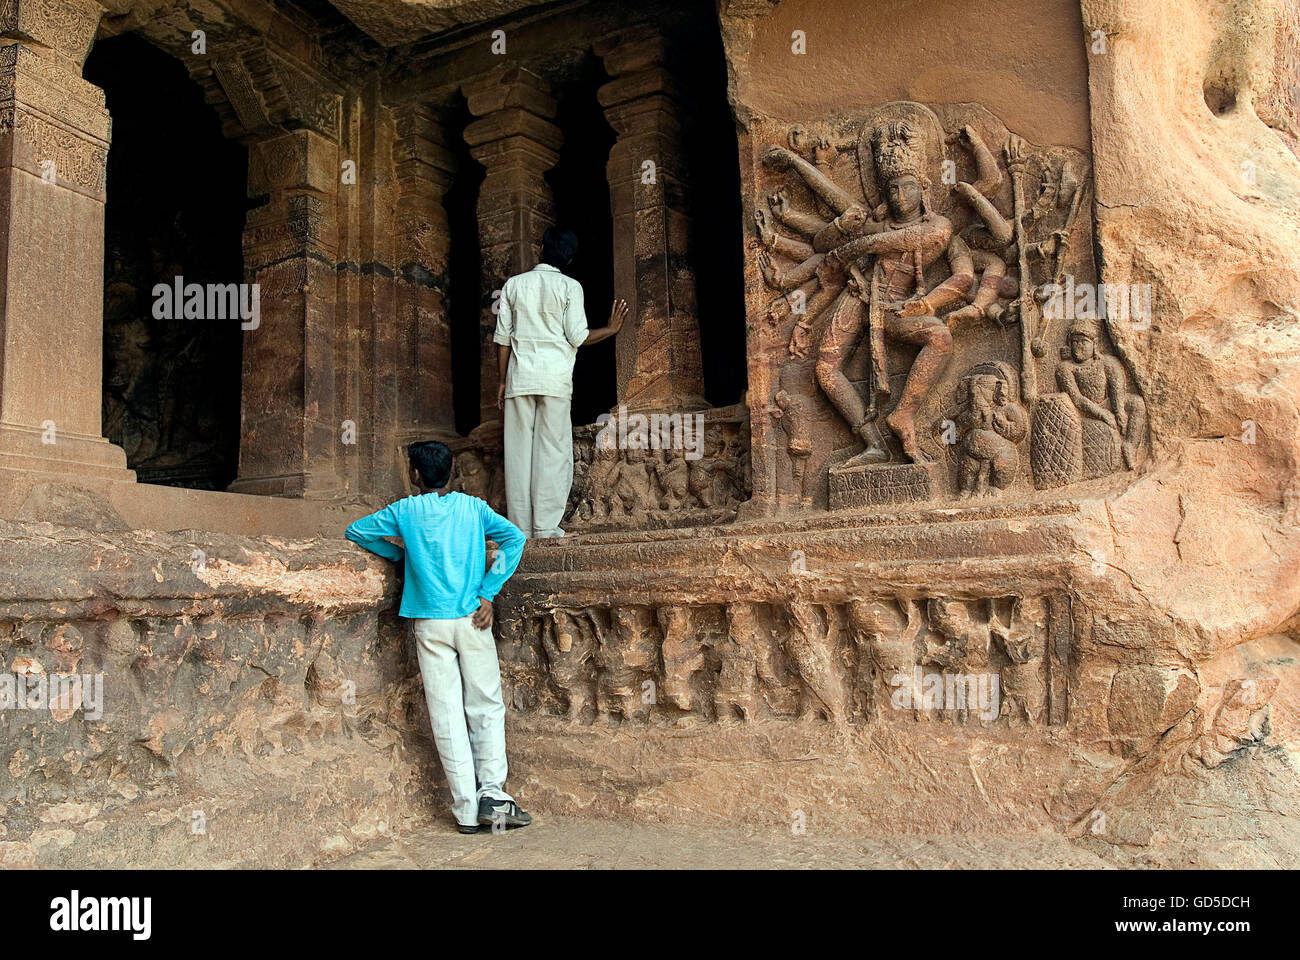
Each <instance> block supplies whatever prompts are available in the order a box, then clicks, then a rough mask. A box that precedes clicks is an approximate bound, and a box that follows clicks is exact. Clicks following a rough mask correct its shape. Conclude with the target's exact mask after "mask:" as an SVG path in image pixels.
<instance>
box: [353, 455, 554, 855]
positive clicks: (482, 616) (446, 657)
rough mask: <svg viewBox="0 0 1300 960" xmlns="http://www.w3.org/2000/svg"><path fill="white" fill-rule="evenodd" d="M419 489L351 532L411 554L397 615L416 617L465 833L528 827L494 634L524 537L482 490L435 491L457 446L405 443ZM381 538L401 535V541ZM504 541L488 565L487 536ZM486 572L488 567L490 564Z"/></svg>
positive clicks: (404, 557)
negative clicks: (514, 775)
mask: <svg viewBox="0 0 1300 960" xmlns="http://www.w3.org/2000/svg"><path fill="white" fill-rule="evenodd" d="M407 455H408V457H409V458H410V461H411V482H412V483H413V484H414V485H415V486H416V488H417V489H418V490H420V491H421V492H420V493H419V494H418V495H416V496H413V497H406V498H405V499H403V500H398V501H397V502H396V503H393V504H390V505H389V506H387V507H385V508H384V509H383V510H380V511H379V512H378V513H372V514H371V515H370V516H368V517H362V518H361V519H360V520H357V521H356V522H355V523H353V524H351V525H350V526H349V527H348V529H347V538H348V539H349V540H351V541H353V542H354V543H358V544H360V545H361V546H363V547H365V548H366V549H367V550H369V551H370V552H371V553H375V554H378V555H379V556H381V557H384V558H386V559H388V560H393V561H396V562H399V563H401V562H403V561H405V566H406V584H405V587H404V588H403V589H402V606H401V609H400V611H399V612H400V614H401V616H403V617H407V618H409V619H410V620H411V621H412V624H411V627H412V632H414V634H415V639H416V652H417V653H418V655H419V659H420V675H421V677H422V678H423V679H424V696H425V701H426V702H427V703H428V705H429V720H430V721H431V723H432V725H433V739H434V742H435V743H436V744H437V746H438V757H439V759H441V761H442V769H443V772H445V773H446V774H447V783H448V784H449V785H450V786H451V799H452V806H453V810H454V812H455V814H456V823H457V824H458V825H459V827H460V832H461V833H477V832H478V831H479V827H480V826H482V825H485V824H486V825H491V824H496V823H500V824H504V825H505V826H506V827H524V826H527V825H528V824H529V823H531V822H532V818H531V817H530V816H529V815H528V814H526V813H524V811H523V810H521V809H520V808H519V805H518V804H517V803H515V801H514V798H513V797H512V796H510V794H508V793H506V791H505V781H506V707H505V703H504V701H503V700H502V699H501V668H500V665H499V664H498V662H497V648H496V641H495V640H494V639H493V637H492V600H493V598H494V597H495V596H496V595H497V591H499V590H500V589H501V587H502V586H503V585H504V584H505V582H506V581H507V580H508V579H510V575H511V574H513V573H514V572H515V567H517V566H518V565H519V556H520V554H522V553H523V550H524V535H523V534H522V533H521V532H520V531H519V528H518V527H516V526H515V525H514V524H513V523H511V522H510V521H509V520H507V519H506V518H505V517H503V516H501V515H500V514H498V513H496V512H495V511H494V510H493V509H492V508H491V507H489V506H488V505H487V503H486V502H484V501H483V500H480V499H479V498H478V497H470V496H467V495H465V494H463V493H438V492H437V491H439V490H441V489H442V488H443V487H445V486H446V485H447V480H448V479H449V478H450V476H451V451H450V450H449V449H447V447H446V446H445V445H444V444H441V443H438V442H436V441H432V440H430V441H424V442H422V443H413V444H411V446H410V447H409V448H408V450H407ZM384 537H401V538H402V542H403V543H404V545H405V546H404V547H399V546H397V545H396V544H394V543H391V542H390V541H388V540H385V539H384ZM487 538H491V539H492V540H494V541H496V543H497V544H498V547H499V549H498V551H497V555H496V559H495V560H494V561H493V562H492V567H491V569H487V548H486V545H485V539H487ZM485 569H487V572H486V573H484V570H485Z"/></svg>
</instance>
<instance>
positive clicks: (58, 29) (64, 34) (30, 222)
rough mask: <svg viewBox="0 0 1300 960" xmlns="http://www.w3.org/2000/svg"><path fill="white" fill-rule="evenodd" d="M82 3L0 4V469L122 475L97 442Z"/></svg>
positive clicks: (92, 197)
mask: <svg viewBox="0 0 1300 960" xmlns="http://www.w3.org/2000/svg"><path fill="white" fill-rule="evenodd" d="M101 13H102V10H101V8H100V7H99V5H98V4H97V3H95V2H93V0H20V2H10V3H6V4H4V6H3V8H2V9H0V36H3V37H17V38H20V39H18V40H0V469H4V470H28V471H43V472H51V473H58V474H61V475H63V476H65V477H69V478H75V477H76V476H87V475H89V476H97V477H108V478H112V479H121V480H133V479H134V477H135V475H134V473H133V472H131V471H129V470H127V469H126V454H125V453H124V452H123V451H122V449H121V448H120V447H117V446H115V445H113V444H110V443H109V442H108V441H107V440H105V439H104V437H103V435H102V420H103V418H102V409H103V395H102V382H101V381H102V376H103V345H104V331H103V309H104V269H103V264H104V176H105V164H106V162H107V159H108V141H109V117H108V111H107V110H106V109H105V108H104V94H103V91H101V90H100V89H99V88H97V87H95V86H93V85H92V84H90V83H87V82H86V81H85V80H83V79H82V77H81V67H82V64H83V63H84V61H85V57H86V54H87V52H88V51H89V49H90V44H91V42H92V40H93V38H94V35H95V30H96V28H97V27H98V24H99V17H100V14H101Z"/></svg>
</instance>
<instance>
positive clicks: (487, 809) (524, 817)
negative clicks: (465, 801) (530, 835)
mask: <svg viewBox="0 0 1300 960" xmlns="http://www.w3.org/2000/svg"><path fill="white" fill-rule="evenodd" d="M478 822H479V823H481V824H483V825H484V826H488V827H491V826H495V825H496V824H498V823H504V824H505V826H506V829H507V830H510V829H513V828H515V827H526V826H528V825H529V824H530V823H532V822H533V818H532V817H530V816H529V815H528V814H526V813H524V811H523V810H521V809H519V804H517V803H515V802H514V801H513V800H494V799H493V798H492V797H483V798H482V799H481V800H479V802H478Z"/></svg>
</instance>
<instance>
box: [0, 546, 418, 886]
mask: <svg viewBox="0 0 1300 960" xmlns="http://www.w3.org/2000/svg"><path fill="white" fill-rule="evenodd" d="M0 537H2V538H3V546H0V583H2V584H3V585H4V589H3V600H2V601H0V678H3V680H2V681H0V682H2V683H3V684H4V686H3V687H2V688H0V703H3V705H4V709H2V710H0V754H3V763H2V764H0V825H2V826H0V862H3V863H4V864H6V865H9V866H109V865H111V866H124V865H144V864H154V865H167V866H177V865H183V864H209V865H212V864H225V865H250V866H251V865H257V866H275V865H281V866H289V865H297V864H301V863H303V862H307V861H310V860H312V859H315V858H318V857H322V856H330V855H333V854H336V853H342V852H346V851H348V850H350V849H352V848H353V846H354V845H356V844H358V843H361V842H364V841H365V840H367V839H370V838H372V837H373V836H374V835H376V834H377V833H381V832H383V831H385V830H386V829H387V828H388V825H390V824H393V823H394V822H396V821H397V820H399V819H400V818H402V817H404V816H408V815H410V814H412V813H413V812H416V811H425V810H428V809H430V808H431V806H432V805H434V804H435V803H436V797H437V796H438V791H439V790H440V788H441V787H442V783H441V775H440V771H439V769H438V767H437V761H436V759H434V755H433V753H432V745H431V743H430V741H429V739H428V733H427V731H428V719H427V715H426V712H425V708H424V705H423V698H422V694H421V689H420V683H419V679H418V670H417V669H416V668H415V667H414V664H413V662H412V657H411V656H409V653H410V651H409V649H408V647H407V645H406V642H405V638H406V634H405V630H404V624H403V622H401V621H399V620H398V619H397V618H396V617H395V616H394V610H393V597H394V596H395V592H394V591H395V587H396V584H395V582H394V577H393V572H392V570H391V566H390V565H386V564H383V563H382V562H381V561H379V560H378V559H376V558H373V557H369V556H368V555H366V554H364V553H363V552H361V551H359V550H358V549H357V548H355V547H352V546H351V545H350V544H349V545H345V544H341V543H322V542H319V541H299V542H293V541H267V540H260V541H254V540H248V539H242V538H235V537H223V536H220V535H213V534H206V533H200V532H193V533H191V534H157V533H149V532H103V533H95V532H91V531H89V530H76V529H74V528H70V527H63V526H55V525H52V524H10V523H5V524H3V528H2V529H0ZM60 675H64V676H67V677H69V678H77V679H70V680H69V681H68V682H69V683H71V687H70V688H69V689H68V690H67V691H66V692H64V694H63V696H62V697H61V698H49V699H50V700H51V701H52V702H49V703H47V702H44V701H43V700H41V698H40V694H39V690H40V689H41V687H42V684H41V683H40V680H39V678H41V677H46V678H49V677H56V676H60ZM82 677H87V678H91V679H90V680H89V681H88V682H87V683H86V684H85V688H84V689H83V681H82V680H81V679H80V678H82ZM95 678H98V679H95ZM97 685H99V686H98V687H97ZM18 687H22V688H24V690H25V692H24V693H21V694H20V693H19V691H18ZM97 690H98V693H97ZM19 696H21V697H22V699H23V701H24V702H27V704H28V706H27V708H25V709H24V708H21V707H19V706H18V703H17V699H18V697H19ZM29 697H30V700H32V701H35V703H31V702H29V701H28V698H29ZM95 714H100V715H99V716H98V717H96V716H95Z"/></svg>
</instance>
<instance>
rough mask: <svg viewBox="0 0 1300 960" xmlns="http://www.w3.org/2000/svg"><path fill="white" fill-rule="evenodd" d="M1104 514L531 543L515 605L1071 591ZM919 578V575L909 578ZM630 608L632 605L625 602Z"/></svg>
mask: <svg viewBox="0 0 1300 960" xmlns="http://www.w3.org/2000/svg"><path fill="white" fill-rule="evenodd" d="M1105 515H1106V508H1105V504H1104V503H1101V502H1098V501H1094V502H1084V503H1079V502H1075V501H1055V502H1043V503H1036V504H1028V505H1023V504H1022V505H1019V506H1016V505H1002V504H990V505H982V506H966V507H956V506H954V507H939V506H936V507H930V508H926V509H919V510H910V511H901V512H898V513H889V514H886V513H878V512H869V513H855V512H847V511H846V512H839V513H818V514H807V515H796V516H791V517H785V518H780V519H769V520H751V521H746V522H739V523H733V524H728V525H726V526H716V527H707V528H699V529H675V530H653V531H628V532H624V533H603V534H589V535H582V536H574V537H568V538H564V539H562V540H541V541H529V544H528V546H527V548H526V549H525V551H524V556H523V560H522V561H521V563H520V566H519V570H518V572H517V573H516V574H515V576H514V578H513V579H512V580H511V581H510V582H509V584H507V587H506V593H507V594H508V595H509V596H510V597H516V596H521V595H528V594H533V593H542V592H544V591H546V590H547V589H548V588H555V587H561V588H562V589H563V590H564V591H565V592H566V593H570V594H572V593H578V594H581V595H583V596H587V595H592V596H593V597H595V596H603V597H605V598H606V599H609V600H613V599H614V598H615V596H616V595H617V594H618V593H620V592H622V591H629V590H630V591H632V594H631V595H632V596H634V597H637V598H648V597H657V596H660V595H662V596H664V597H668V596H670V595H675V594H680V595H683V596H685V595H693V596H696V597H698V598H700V599H704V598H705V597H707V596H710V595H716V596H730V597H736V598H752V599H760V598H762V597H763V596H765V595H766V593H769V592H770V591H771V590H772V589H773V588H774V587H776V586H778V585H779V586H780V587H781V589H782V590H783V591H784V592H786V593H788V592H790V591H793V592H795V593H798V594H799V595H801V596H807V597H810V598H813V597H831V596H835V595H838V596H845V595H849V594H851V593H853V591H860V590H861V589H862V588H863V587H864V586H868V585H872V584H874V585H876V586H888V585H890V584H896V585H901V584H904V583H912V584H917V585H920V584H921V583H923V582H924V578H926V577H928V578H932V585H934V586H937V585H940V584H942V585H943V586H945V587H947V588H950V589H954V590H959V589H962V588H963V587H964V586H965V585H970V586H971V587H976V586H977V585H979V584H983V589H984V590H987V589H989V588H991V587H993V586H994V584H993V583H990V582H989V578H990V577H994V576H996V577H999V578H1001V579H1002V583H1001V584H998V586H1001V587H1005V588H1008V589H1010V588H1011V587H1012V586H1014V585H1017V584H1019V585H1030V584H1034V585H1049V584H1050V585H1056V586H1060V585H1062V584H1063V581H1064V579H1065V578H1067V577H1069V576H1072V575H1073V574H1072V571H1075V572H1077V571H1078V569H1079V568H1080V567H1084V568H1089V569H1090V568H1091V565H1092V554H1091V553H1090V552H1089V551H1098V550H1104V548H1105V546H1106V545H1108V543H1109V540H1108V538H1105V537H1103V532H1104V531H1105V530H1106V521H1105ZM909 570H910V573H909ZM625 599H627V596H626V595H625Z"/></svg>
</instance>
